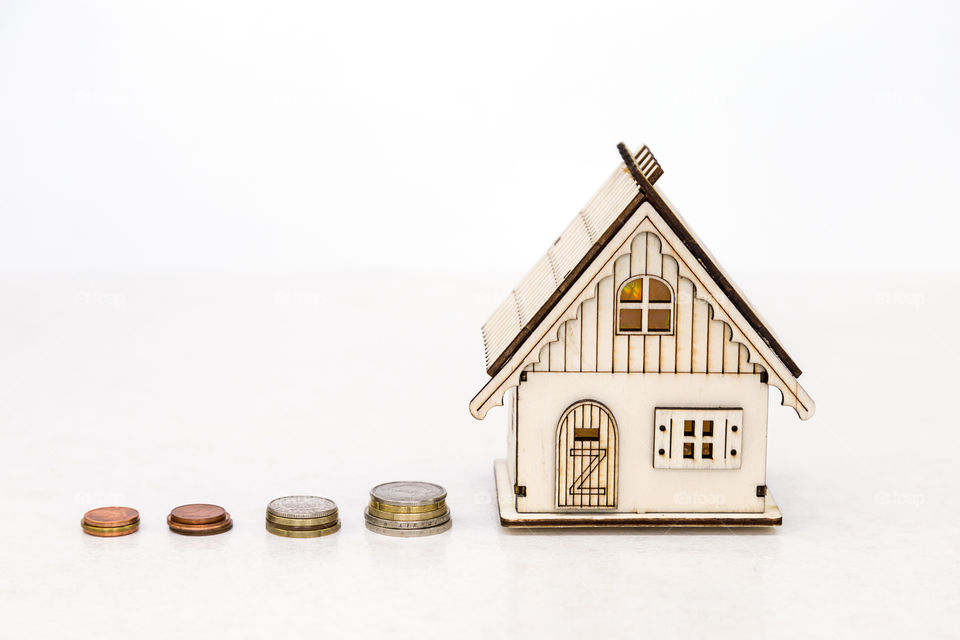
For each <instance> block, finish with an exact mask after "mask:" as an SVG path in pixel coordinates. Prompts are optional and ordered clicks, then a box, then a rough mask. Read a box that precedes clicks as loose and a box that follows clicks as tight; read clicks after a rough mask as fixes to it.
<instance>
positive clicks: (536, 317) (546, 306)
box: [487, 192, 644, 378]
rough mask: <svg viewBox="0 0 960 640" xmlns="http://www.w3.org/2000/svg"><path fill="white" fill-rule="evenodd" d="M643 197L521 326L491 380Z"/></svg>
mask: <svg viewBox="0 0 960 640" xmlns="http://www.w3.org/2000/svg"><path fill="white" fill-rule="evenodd" d="M643 201H644V196H643V193H642V192H641V193H638V194H637V195H636V196H635V197H634V198H633V200H631V201H630V204H628V205H627V207H626V209H624V210H623V212H621V213H620V215H619V216H617V218H616V220H614V221H613V223H612V224H611V225H610V226H609V227H608V228H607V230H606V231H604V232H603V235H601V236H600V238H599V239H598V240H597V241H596V242H595V243H593V246H591V247H590V250H589V251H587V255H585V256H583V258H582V259H581V260H580V262H578V263H577V265H576V266H575V267H574V268H573V269H571V270H570V273H568V274H567V276H566V277H565V278H564V279H563V282H561V283H560V286H559V287H557V290H556V291H554V292H553V293H552V294H551V295H550V297H549V298H547V301H546V302H544V303H543V306H541V307H540V309H539V310H537V312H536V313H535V314H533V317H532V318H530V321H529V322H527V324H525V325H524V326H523V329H521V330H520V333H518V334H517V336H516V337H515V338H514V339H513V340H511V341H510V344H509V345H507V348H506V349H504V350H503V353H501V354H500V356H499V357H498V358H497V359H496V360H494V361H493V364H491V365H490V367H489V368H488V369H487V374H488V375H489V376H490V377H491V378H492V377H493V376H495V375H497V372H498V371H500V369H502V368H503V366H504V365H505V364H507V362H508V361H509V360H510V358H512V357H513V354H514V353H516V352H517V349H519V348H520V345H522V344H523V343H524V341H526V339H527V337H528V336H529V335H530V334H531V333H532V332H533V330H534V329H536V328H537V325H539V324H540V323H541V322H543V319H544V318H546V317H547V315H548V314H549V313H550V311H551V310H552V309H553V307H554V306H555V305H556V304H557V302H559V301H560V298H562V297H563V295H564V294H565V293H566V292H567V291H568V290H569V289H570V287H572V286H573V283H574V282H576V281H577V279H578V278H579V277H580V276H581V275H583V272H584V271H586V270H587V267H588V266H590V263H591V262H593V260H594V258H596V257H597V256H598V255H600V252H601V251H602V250H603V248H604V247H605V246H607V243H608V242H610V240H611V239H612V238H613V236H615V235H617V232H618V231H620V229H621V228H622V227H623V225H625V224H626V223H627V220H629V219H630V216H632V215H633V214H634V213H636V211H637V209H639V208H640V205H641V204H643Z"/></svg>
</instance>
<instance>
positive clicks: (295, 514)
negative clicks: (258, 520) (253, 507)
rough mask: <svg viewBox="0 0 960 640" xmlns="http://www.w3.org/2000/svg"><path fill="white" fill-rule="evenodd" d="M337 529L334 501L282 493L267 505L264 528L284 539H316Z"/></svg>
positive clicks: (338, 518)
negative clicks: (283, 496) (282, 494)
mask: <svg viewBox="0 0 960 640" xmlns="http://www.w3.org/2000/svg"><path fill="white" fill-rule="evenodd" d="M339 530H340V513H339V511H338V510H337V505H336V503H334V502H333V500H328V499H327V498H321V497H319V496H286V497H285V498H277V499H276V500H272V501H271V502H270V504H268V505H267V531H269V532H270V533H272V534H274V535H277V536H284V537H286V538H319V537H320V536H326V535H329V534H331V533H336V532H337V531H339Z"/></svg>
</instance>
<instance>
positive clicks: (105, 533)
mask: <svg viewBox="0 0 960 640" xmlns="http://www.w3.org/2000/svg"><path fill="white" fill-rule="evenodd" d="M80 526H81V527H82V528H83V531H84V533H89V534H90V535H91V536H96V537H98V538H116V537H119V536H126V535H130V534H131V533H136V531H137V529H139V528H140V522H139V521H137V522H134V523H133V524H128V525H125V526H123V527H94V526H92V525H89V524H87V523H86V522H85V521H83V520H81V521H80Z"/></svg>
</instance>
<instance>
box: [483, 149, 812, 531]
mask: <svg viewBox="0 0 960 640" xmlns="http://www.w3.org/2000/svg"><path fill="white" fill-rule="evenodd" d="M619 149H620V155H621V156H622V158H623V163H622V164H620V165H619V166H618V167H617V169H616V170H615V171H614V172H613V175H612V176H610V178H609V179H608V180H607V181H606V183H604V185H603V186H602V187H601V188H600V190H599V191H598V192H597V194H596V195H595V196H594V197H593V199H592V200H591V201H590V202H589V203H588V204H587V206H586V207H584V209H583V210H582V211H580V213H579V214H577V216H576V218H574V220H573V222H572V223H571V224H570V226H568V227H567V229H566V230H565V231H564V232H563V234H562V235H561V236H560V237H559V238H558V239H557V240H556V242H554V243H553V245H552V246H551V247H550V249H549V250H548V251H547V254H546V255H545V256H544V257H543V258H542V259H541V260H540V261H539V262H538V263H537V264H536V265H535V266H534V267H533V270H532V271H531V272H530V273H529V274H528V275H527V276H526V277H525V278H524V279H523V281H522V282H521V283H520V285H519V286H518V287H517V288H516V289H515V290H514V291H513V292H512V293H511V294H510V295H509V297H508V298H507V299H506V300H505V301H504V303H503V304H502V305H501V306H500V307H499V308H498V309H497V310H496V311H495V312H494V314H493V315H492V316H491V317H490V319H489V320H488V321H487V323H486V324H485V325H484V326H483V339H484V344H485V348H486V354H487V373H488V374H489V375H490V380H489V381H488V382H487V383H486V385H484V387H483V389H481V390H480V392H479V393H478V394H477V395H476V397H475V398H474V399H473V400H472V401H471V403H470V412H471V413H472V414H473V416H474V417H476V418H477V419H483V417H484V416H485V415H486V414H487V411H489V410H490V408H491V407H493V406H496V405H500V404H505V405H506V407H507V412H508V417H509V431H508V439H507V442H508V445H507V457H506V459H505V460H497V461H496V462H495V465H494V466H495V472H496V479H497V494H498V502H499V507H500V519H501V522H502V524H504V525H505V526H548V527H551V526H552V527H563V526H598V525H613V526H630V525H638V526H678V525H680V526H682V525H693V526H707V525H743V526H750V525H760V526H764V525H777V524H780V523H781V515H780V510H779V509H778V508H777V505H776V503H775V502H774V501H773V498H772V497H771V495H770V493H769V491H767V488H766V441H767V398H768V388H769V387H770V386H772V387H775V388H776V389H778V390H779V391H780V393H781V394H782V396H783V404H784V405H785V406H789V407H793V408H794V409H795V410H796V411H797V413H798V414H799V416H800V418H801V419H803V420H806V419H808V418H810V417H811V416H812V415H813V412H814V403H813V400H812V399H811V398H810V396H809V395H807V392H806V391H804V390H803V388H802V387H801V386H800V384H799V383H798V382H797V378H798V377H799V376H800V368H799V367H798V366H797V365H796V363H795V362H794V361H793V359H792V358H791V357H790V356H789V355H788V354H787V352H786V351H785V350H784V348H783V346H782V345H781V343H780V341H779V340H778V339H777V337H776V336H775V335H774V334H773V331H772V330H771V329H770V327H769V325H768V324H767V323H765V322H764V321H763V319H762V318H761V317H760V315H759V314H758V313H757V312H756V311H755V310H754V308H753V307H752V306H751V305H750V303H749V302H748V301H747V299H746V297H744V295H743V293H742V292H741V291H740V290H739V289H738V288H737V287H736V285H735V284H734V283H733V282H732V281H731V280H730V278H728V277H727V275H726V274H725V273H724V271H723V270H722V269H721V268H720V266H719V265H718V264H717V261H716V260H715V259H714V258H713V257H712V256H711V255H710V253H709V252H708V251H707V250H706V248H705V247H704V246H703V244H702V243H701V242H700V241H699V239H698V238H697V237H696V236H695V235H694V234H693V233H692V232H691V230H690V227H689V226H688V225H687V224H686V222H684V220H683V218H681V217H680V216H679V215H678V214H677V213H676V210H675V209H674V208H673V206H672V205H671V204H670V203H669V202H668V201H667V200H666V198H665V197H664V196H663V195H662V194H661V193H660V191H659V190H658V189H657V188H656V187H655V186H654V185H655V184H656V182H657V179H658V178H659V177H660V176H661V175H662V173H663V171H662V169H661V168H660V166H659V164H658V163H657V161H656V159H655V158H654V156H653V154H652V153H651V152H650V150H649V149H647V148H646V147H643V148H642V149H641V150H640V152H639V153H637V154H636V155H633V154H631V153H630V152H629V151H628V150H627V149H626V147H625V146H624V145H622V144H621V145H619Z"/></svg>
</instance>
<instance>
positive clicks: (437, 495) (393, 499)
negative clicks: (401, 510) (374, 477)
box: [370, 482, 447, 507]
mask: <svg viewBox="0 0 960 640" xmlns="http://www.w3.org/2000/svg"><path fill="white" fill-rule="evenodd" d="M446 497H447V490H446V489H444V488H443V487H441V486H440V485H438V484H433V483H432V482H387V483H385V484H378V485H377V486H375V487H374V488H373V489H371V490H370V498H372V499H373V500H375V501H377V502H380V503H382V504H389V505H392V506H395V507H419V506H423V505H428V504H435V503H437V502H440V501H441V500H444V499H445V498H446Z"/></svg>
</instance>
